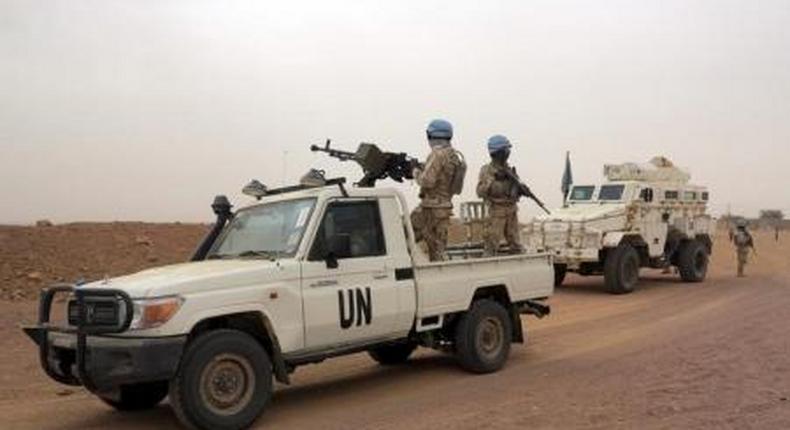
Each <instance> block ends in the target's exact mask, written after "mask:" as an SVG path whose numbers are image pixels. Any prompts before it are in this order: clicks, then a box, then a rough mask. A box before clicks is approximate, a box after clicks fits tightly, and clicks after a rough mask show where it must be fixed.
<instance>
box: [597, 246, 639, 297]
mask: <svg viewBox="0 0 790 430" xmlns="http://www.w3.org/2000/svg"><path fill="white" fill-rule="evenodd" d="M603 278H604V283H605V284H606V290H607V291H609V292H610V293H612V294H626V293H630V292H633V291H634V288H635V287H636V283H637V281H638V280H639V254H638V253H637V252H636V249H634V247H633V246H631V245H629V244H627V243H621V244H620V245H618V246H617V248H614V249H612V250H610V251H609V252H608V253H607V255H606V260H605V261H604V269H603Z"/></svg>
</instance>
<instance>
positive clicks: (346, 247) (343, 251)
mask: <svg viewBox="0 0 790 430" xmlns="http://www.w3.org/2000/svg"><path fill="white" fill-rule="evenodd" d="M328 245H329V246H328V247H327V248H329V249H328V250H327V253H326V256H324V260H326V267H327V268H328V269H337V267H338V261H337V260H338V259H340V258H348V257H350V256H351V236H349V235H347V234H336V235H333V236H331V237H330V238H329V244H328Z"/></svg>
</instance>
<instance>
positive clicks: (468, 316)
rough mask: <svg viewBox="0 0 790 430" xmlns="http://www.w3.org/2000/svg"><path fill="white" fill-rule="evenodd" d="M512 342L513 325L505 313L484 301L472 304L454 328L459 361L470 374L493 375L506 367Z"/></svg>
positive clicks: (489, 302)
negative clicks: (492, 373)
mask: <svg viewBox="0 0 790 430" xmlns="http://www.w3.org/2000/svg"><path fill="white" fill-rule="evenodd" d="M512 341H513V326H512V323H511V319H510V315H509V314H508V312H507V310H506V309H505V308H504V307H503V306H502V305H501V304H499V303H497V302H495V301H493V300H489V299H483V300H478V301H476V302H474V303H473V304H472V307H471V309H469V311H468V312H466V313H465V314H463V315H462V316H461V318H460V320H459V321H458V325H457V326H456V327H455V353H456V356H457V357H458V362H459V364H460V365H461V368H463V369H464V370H466V371H469V372H472V373H491V372H496V371H497V370H499V369H501V368H502V366H504V365H505V362H506V361H507V358H508V355H509V354H510V343H511V342H512Z"/></svg>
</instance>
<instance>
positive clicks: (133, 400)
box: [99, 381, 167, 411]
mask: <svg viewBox="0 0 790 430" xmlns="http://www.w3.org/2000/svg"><path fill="white" fill-rule="evenodd" d="M165 397H167V381H158V382H144V383H140V384H130V385H122V386H121V387H120V388H119V393H118V397H115V398H113V397H105V396H99V399H101V401H102V402H104V403H106V404H108V405H110V406H112V407H113V408H115V409H117V410H119V411H142V410H145V409H151V408H153V407H155V406H156V405H158V404H159V403H160V402H161V401H162V400H164V398H165Z"/></svg>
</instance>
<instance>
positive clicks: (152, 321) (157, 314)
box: [129, 296, 184, 330]
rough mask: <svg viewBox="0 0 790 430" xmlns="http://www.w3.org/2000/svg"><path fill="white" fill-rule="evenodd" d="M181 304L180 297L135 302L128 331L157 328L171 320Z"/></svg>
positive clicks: (182, 300) (181, 299)
mask: <svg viewBox="0 0 790 430" xmlns="http://www.w3.org/2000/svg"><path fill="white" fill-rule="evenodd" d="M182 303H184V299H183V298H182V297H180V296H168V297H156V298H152V299H139V300H135V301H134V316H133V317H132V324H131V325H130V326H129V330H145V329H149V328H154V327H159V326H160V325H162V324H164V323H166V322H168V321H170V319H171V318H173V315H175V314H176V312H178V309H179V308H181V304H182Z"/></svg>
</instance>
